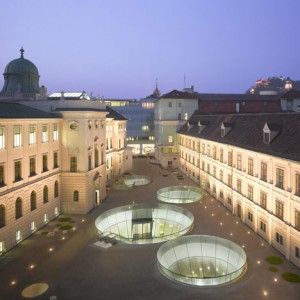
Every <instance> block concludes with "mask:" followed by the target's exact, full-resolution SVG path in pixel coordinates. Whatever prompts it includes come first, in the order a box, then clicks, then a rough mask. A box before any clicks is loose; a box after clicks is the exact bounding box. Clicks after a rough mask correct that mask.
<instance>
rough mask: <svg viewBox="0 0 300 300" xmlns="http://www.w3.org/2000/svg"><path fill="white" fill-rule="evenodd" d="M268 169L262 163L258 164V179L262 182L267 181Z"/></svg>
mask: <svg viewBox="0 0 300 300" xmlns="http://www.w3.org/2000/svg"><path fill="white" fill-rule="evenodd" d="M267 177H268V167H267V164H266V163H264V162H262V163H260V179H261V180H263V181H267V180H268V178H267Z"/></svg>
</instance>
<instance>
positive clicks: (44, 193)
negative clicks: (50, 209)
mask: <svg viewBox="0 0 300 300" xmlns="http://www.w3.org/2000/svg"><path fill="white" fill-rule="evenodd" d="M48 201H49V197H48V187H47V186H46V185H45V186H44V189H43V202H44V203H47V202H48Z"/></svg>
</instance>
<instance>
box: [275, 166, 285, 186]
mask: <svg viewBox="0 0 300 300" xmlns="http://www.w3.org/2000/svg"><path fill="white" fill-rule="evenodd" d="M283 183H284V171H283V170H282V169H279V168H277V169H276V186H277V187H279V188H280V189H283Z"/></svg>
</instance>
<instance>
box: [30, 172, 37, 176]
mask: <svg viewBox="0 0 300 300" xmlns="http://www.w3.org/2000/svg"><path fill="white" fill-rule="evenodd" d="M36 175H37V174H36V173H30V174H29V177H33V176H36Z"/></svg>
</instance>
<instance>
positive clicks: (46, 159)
mask: <svg viewBox="0 0 300 300" xmlns="http://www.w3.org/2000/svg"><path fill="white" fill-rule="evenodd" d="M42 165H43V169H42V172H47V171H48V155H47V154H44V155H43V164H42Z"/></svg>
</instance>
